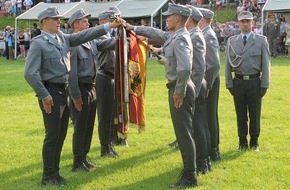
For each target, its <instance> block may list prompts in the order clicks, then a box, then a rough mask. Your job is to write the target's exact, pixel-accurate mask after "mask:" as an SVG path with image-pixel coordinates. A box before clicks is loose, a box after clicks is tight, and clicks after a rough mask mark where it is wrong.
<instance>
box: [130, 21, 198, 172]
mask: <svg viewBox="0 0 290 190" xmlns="http://www.w3.org/2000/svg"><path fill="white" fill-rule="evenodd" d="M135 32H136V33H137V34H139V35H142V36H146V37H149V38H151V39H153V40H157V41H161V42H164V44H163V53H164V55H165V57H166V58H167V60H168V61H167V62H166V63H165V74H166V78H167V79H168V84H167V87H168V89H169V90H168V101H169V107H170V113H171V119H172V123H173V127H174V131H175V135H176V139H177V142H178V145H179V147H180V151H181V155H182V160H183V165H184V171H190V172H194V171H195V168H196V163H195V154H196V151H195V143H194V139H193V136H192V130H193V129H192V117H193V113H194V100H195V98H196V95H195V91H194V84H193V82H192V80H190V74H191V71H192V43H191V39H190V35H189V33H188V31H187V30H186V29H185V28H181V29H179V30H177V31H176V32H175V33H169V32H164V31H162V30H159V29H155V28H152V27H143V26H138V27H136V28H135ZM174 93H176V94H178V95H181V96H183V97H184V104H182V106H181V107H180V108H175V107H174V101H173V98H172V97H173V94H174ZM180 121H182V122H180Z"/></svg>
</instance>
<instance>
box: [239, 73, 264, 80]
mask: <svg viewBox="0 0 290 190" xmlns="http://www.w3.org/2000/svg"><path fill="white" fill-rule="evenodd" d="M235 77H236V78H237V79H240V80H251V79H257V78H259V77H260V73H257V74H254V75H239V74H235Z"/></svg>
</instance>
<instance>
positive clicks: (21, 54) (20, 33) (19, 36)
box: [18, 30, 26, 57]
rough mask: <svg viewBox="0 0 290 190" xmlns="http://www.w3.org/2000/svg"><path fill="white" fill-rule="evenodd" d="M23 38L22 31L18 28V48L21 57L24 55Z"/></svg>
mask: <svg viewBox="0 0 290 190" xmlns="http://www.w3.org/2000/svg"><path fill="white" fill-rule="evenodd" d="M24 39H25V37H24V34H23V31H21V30H20V31H19V34H18V42H19V49H20V56H21V57H26V54H25V44H24Z"/></svg>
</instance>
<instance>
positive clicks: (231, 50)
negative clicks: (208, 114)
mask: <svg viewBox="0 0 290 190" xmlns="http://www.w3.org/2000/svg"><path fill="white" fill-rule="evenodd" d="M226 50H227V51H226V62H225V79H226V87H227V88H228V89H232V90H231V91H232V92H231V93H232V95H233V98H234V103H235V109H236V115H237V125H238V136H239V146H240V148H242V149H244V148H247V147H248V141H247V135H248V131H249V134H250V137H251V139H250V147H251V148H252V147H257V146H258V137H259V135H260V115H261V104H262V101H261V97H262V96H261V89H267V88H268V87H269V83H270V63H269V62H270V52H269V46H268V43H267V40H266V37H265V36H261V35H256V34H254V33H251V34H250V37H249V39H248V40H247V43H246V45H245V46H244V44H243V39H242V34H241V35H236V36H233V37H231V38H230V39H229V41H228V44H227V49H226ZM232 72H234V73H235V77H234V78H233V76H232ZM261 74H262V76H261V77H260V75H261ZM248 117H249V120H250V122H249V129H248V124H247V121H248Z"/></svg>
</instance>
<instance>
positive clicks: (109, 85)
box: [96, 73, 117, 146]
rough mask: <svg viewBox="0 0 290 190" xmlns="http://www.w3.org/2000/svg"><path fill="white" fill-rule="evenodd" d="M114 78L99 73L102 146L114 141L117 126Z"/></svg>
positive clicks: (98, 93) (98, 102)
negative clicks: (115, 120)
mask: <svg viewBox="0 0 290 190" xmlns="http://www.w3.org/2000/svg"><path fill="white" fill-rule="evenodd" d="M114 83H115V82H114V79H112V78H111V77H109V76H107V75H103V74H99V73H98V75H97V80H96V84H97V97H98V98H97V113H98V123H99V124H98V131H99V139H100V144H101V146H107V145H109V144H110V143H111V142H113V137H114V136H115V133H116V134H117V128H116V127H115V126H114V88H115V84H114Z"/></svg>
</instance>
